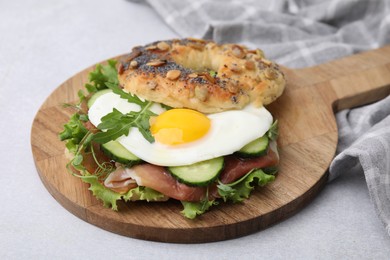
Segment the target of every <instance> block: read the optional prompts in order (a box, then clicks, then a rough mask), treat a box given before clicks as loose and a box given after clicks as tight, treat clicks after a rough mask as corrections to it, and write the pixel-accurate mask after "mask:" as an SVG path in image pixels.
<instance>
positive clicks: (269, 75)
mask: <svg viewBox="0 0 390 260" xmlns="http://www.w3.org/2000/svg"><path fill="white" fill-rule="evenodd" d="M264 76H265V77H266V78H267V79H270V80H273V79H276V78H277V77H278V74H277V73H276V72H275V71H274V70H273V69H271V68H267V69H266V70H265V71H264Z"/></svg>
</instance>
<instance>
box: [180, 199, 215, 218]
mask: <svg viewBox="0 0 390 260" xmlns="http://www.w3.org/2000/svg"><path fill="white" fill-rule="evenodd" d="M181 204H182V205H183V207H184V209H183V210H182V211H181V214H183V216H185V217H186V218H189V219H194V218H196V216H199V215H202V214H203V213H205V212H206V211H207V210H208V209H209V208H210V207H211V206H213V205H217V204H218V202H217V201H215V200H207V198H206V199H205V200H203V201H201V202H189V201H181Z"/></svg>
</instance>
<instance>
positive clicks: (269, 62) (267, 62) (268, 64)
mask: <svg viewBox="0 0 390 260" xmlns="http://www.w3.org/2000/svg"><path fill="white" fill-rule="evenodd" d="M261 62H262V63H264V64H265V65H267V66H270V65H271V64H272V61H270V60H267V59H261Z"/></svg>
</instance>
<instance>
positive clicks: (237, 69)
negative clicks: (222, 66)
mask: <svg viewBox="0 0 390 260" xmlns="http://www.w3.org/2000/svg"><path fill="white" fill-rule="evenodd" d="M229 69H230V70H231V71H233V72H240V71H241V68H240V66H238V64H237V63H232V64H230V65H229Z"/></svg>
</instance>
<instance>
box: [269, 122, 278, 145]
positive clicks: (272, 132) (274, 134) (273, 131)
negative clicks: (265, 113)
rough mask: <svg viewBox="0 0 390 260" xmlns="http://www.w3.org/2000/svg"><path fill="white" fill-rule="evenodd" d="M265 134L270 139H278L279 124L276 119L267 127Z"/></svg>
mask: <svg viewBox="0 0 390 260" xmlns="http://www.w3.org/2000/svg"><path fill="white" fill-rule="evenodd" d="M267 136H268V138H269V139H270V140H272V141H274V140H276V139H278V136H279V125H278V120H275V122H273V124H272V125H271V127H270V128H269V130H268V132H267Z"/></svg>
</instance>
